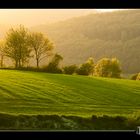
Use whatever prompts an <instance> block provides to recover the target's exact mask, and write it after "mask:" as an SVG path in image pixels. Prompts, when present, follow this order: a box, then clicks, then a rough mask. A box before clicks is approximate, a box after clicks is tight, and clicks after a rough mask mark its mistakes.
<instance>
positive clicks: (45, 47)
mask: <svg viewBox="0 0 140 140" xmlns="http://www.w3.org/2000/svg"><path fill="white" fill-rule="evenodd" d="M29 40H30V41H29V44H30V46H31V47H32V49H33V50H34V54H35V59H36V66H37V68H39V63H40V61H41V60H42V59H44V58H45V57H47V56H49V55H51V50H52V49H53V44H52V43H51V42H50V41H49V39H48V38H47V37H45V36H44V35H43V34H42V33H31V34H30V39H29Z"/></svg>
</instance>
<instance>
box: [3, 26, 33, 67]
mask: <svg viewBox="0 0 140 140" xmlns="http://www.w3.org/2000/svg"><path fill="white" fill-rule="evenodd" d="M28 37H29V36H28V30H27V29H26V28H25V27H24V26H22V25H20V26H19V28H16V29H14V28H11V29H10V30H9V32H8V33H7V36H6V46H5V49H4V52H5V55H6V56H8V57H10V58H11V59H12V60H14V62H15V68H19V67H23V66H24V64H25V63H26V62H28V59H29V58H30V52H31V49H30V47H29V45H28Z"/></svg>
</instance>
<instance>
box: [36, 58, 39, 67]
mask: <svg viewBox="0 0 140 140" xmlns="http://www.w3.org/2000/svg"><path fill="white" fill-rule="evenodd" d="M36 66H37V68H39V59H36Z"/></svg>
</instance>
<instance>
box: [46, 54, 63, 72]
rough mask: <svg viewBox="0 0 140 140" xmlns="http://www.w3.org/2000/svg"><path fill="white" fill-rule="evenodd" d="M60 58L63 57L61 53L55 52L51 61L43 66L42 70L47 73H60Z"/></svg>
mask: <svg viewBox="0 0 140 140" xmlns="http://www.w3.org/2000/svg"><path fill="white" fill-rule="evenodd" d="M62 60H63V57H62V56H61V55H59V54H55V55H54V57H53V58H52V61H51V62H50V63H49V64H48V65H47V66H46V67H45V68H44V70H45V71H46V72H49V73H62V70H61V69H60V68H59V65H60V61H62Z"/></svg>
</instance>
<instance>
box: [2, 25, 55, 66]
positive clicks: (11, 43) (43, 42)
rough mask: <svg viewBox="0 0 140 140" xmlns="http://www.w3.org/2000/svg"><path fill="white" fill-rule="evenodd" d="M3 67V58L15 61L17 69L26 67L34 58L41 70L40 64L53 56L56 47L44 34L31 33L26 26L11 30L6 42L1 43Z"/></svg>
mask: <svg viewBox="0 0 140 140" xmlns="http://www.w3.org/2000/svg"><path fill="white" fill-rule="evenodd" d="M0 48H1V49H0V55H1V67H2V66H3V57H4V56H7V57H9V58H10V59H11V60H12V61H14V64H15V68H21V67H24V65H25V64H27V63H29V59H30V58H31V57H34V58H35V60H36V66H37V68H39V64H40V62H41V61H42V60H43V59H44V58H46V57H48V56H50V55H52V49H53V48H54V45H53V43H52V42H50V40H49V39H48V38H47V37H46V36H44V35H43V34H42V33H38V32H29V31H28V29H26V28H25V27H24V26H22V25H20V26H19V28H16V29H14V28H11V29H10V30H9V32H8V33H7V35H6V38H5V40H2V41H1V43H0Z"/></svg>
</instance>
